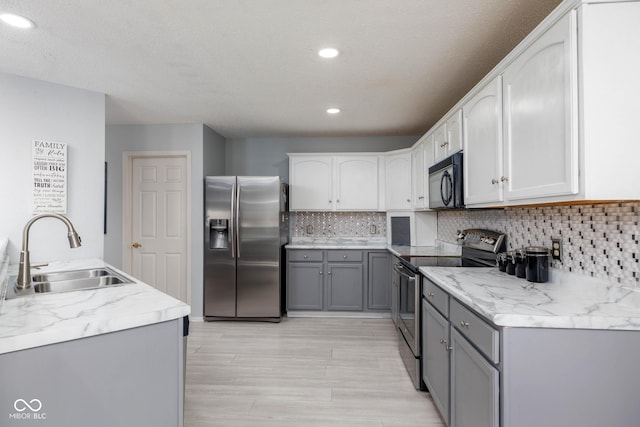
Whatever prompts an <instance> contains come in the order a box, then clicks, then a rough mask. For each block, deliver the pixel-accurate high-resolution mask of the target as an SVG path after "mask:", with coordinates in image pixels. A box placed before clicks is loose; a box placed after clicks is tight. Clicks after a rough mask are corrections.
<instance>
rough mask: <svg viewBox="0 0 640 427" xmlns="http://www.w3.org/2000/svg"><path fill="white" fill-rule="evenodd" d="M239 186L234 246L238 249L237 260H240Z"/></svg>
mask: <svg viewBox="0 0 640 427" xmlns="http://www.w3.org/2000/svg"><path fill="white" fill-rule="evenodd" d="M240 188H242V187H241V186H240V185H238V191H237V193H236V225H235V227H236V229H235V234H236V246H237V247H238V250H237V252H238V258H240Z"/></svg>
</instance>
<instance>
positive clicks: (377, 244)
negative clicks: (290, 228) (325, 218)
mask: <svg viewBox="0 0 640 427" xmlns="http://www.w3.org/2000/svg"><path fill="white" fill-rule="evenodd" d="M387 246H388V245H387V242H386V240H384V239H353V238H337V239H294V240H293V241H292V242H291V243H289V244H287V245H286V246H285V248H287V249H365V250H366V249H387Z"/></svg>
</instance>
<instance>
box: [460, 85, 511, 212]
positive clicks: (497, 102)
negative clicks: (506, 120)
mask: <svg viewBox="0 0 640 427" xmlns="http://www.w3.org/2000/svg"><path fill="white" fill-rule="evenodd" d="M462 110H463V114H464V165H463V167H464V174H463V179H464V204H465V205H473V204H478V203H491V202H500V201H502V183H501V181H500V178H501V177H502V176H503V174H502V81H501V79H500V76H498V77H496V78H495V79H493V81H491V83H489V84H488V85H487V86H485V87H484V88H483V89H482V90H481V91H480V92H478V93H477V94H476V95H475V96H474V97H473V98H471V100H470V101H469V102H467V103H466V104H465V105H464V107H463V108H462Z"/></svg>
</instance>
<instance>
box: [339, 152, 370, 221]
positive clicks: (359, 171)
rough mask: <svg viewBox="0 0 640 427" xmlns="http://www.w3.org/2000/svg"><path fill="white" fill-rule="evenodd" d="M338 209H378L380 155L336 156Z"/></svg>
mask: <svg viewBox="0 0 640 427" xmlns="http://www.w3.org/2000/svg"><path fill="white" fill-rule="evenodd" d="M334 177H335V180H334V194H335V198H336V205H335V207H336V210H343V211H357V210H371V211H375V210H377V209H378V156H356V155H354V156H340V157H336V158H335V175H334Z"/></svg>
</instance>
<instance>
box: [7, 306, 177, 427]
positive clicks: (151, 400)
mask: <svg viewBox="0 0 640 427" xmlns="http://www.w3.org/2000/svg"><path fill="white" fill-rule="evenodd" d="M114 320H115V321H117V319H114ZM183 346H184V341H183V331H182V319H176V320H171V321H166V322H162V323H157V324H153V325H148V326H142V327H138V328H132V329H126V330H123V331H118V332H111V333H105V334H102V335H95V336H92V337H87V338H81V339H76V340H72V341H66V342H61V343H56V344H50V345H45V346H42V347H35V348H30V349H25V350H19V351H15V352H12V353H6V354H2V355H0V378H1V379H2V386H1V387H0V407H1V408H2V412H3V413H2V415H1V417H2V418H1V419H2V420H1V421H0V425H2V426H3V427H10V426H16V427H17V426H43V427H45V426H65V427H86V426H92V427H113V426H154V427H179V426H182V425H183V419H182V414H183V386H184V382H183V381H184V376H183V375H184V374H183V372H184V371H183V366H184V365H183V361H184V360H183V354H184V353H183V350H184V349H183ZM9 385H10V386H9ZM34 399H37V401H39V403H38V402H36V401H34ZM23 402H27V403H29V404H30V405H31V406H29V407H26V405H24V404H23ZM34 407H35V408H34Z"/></svg>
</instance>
